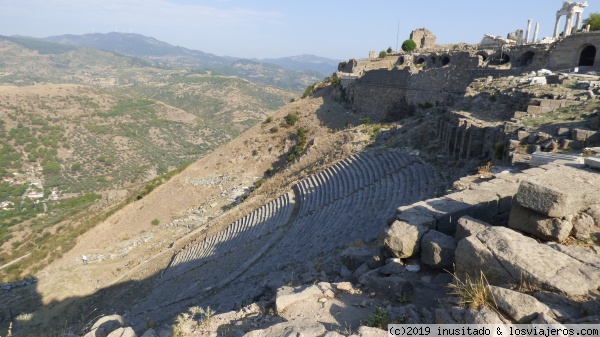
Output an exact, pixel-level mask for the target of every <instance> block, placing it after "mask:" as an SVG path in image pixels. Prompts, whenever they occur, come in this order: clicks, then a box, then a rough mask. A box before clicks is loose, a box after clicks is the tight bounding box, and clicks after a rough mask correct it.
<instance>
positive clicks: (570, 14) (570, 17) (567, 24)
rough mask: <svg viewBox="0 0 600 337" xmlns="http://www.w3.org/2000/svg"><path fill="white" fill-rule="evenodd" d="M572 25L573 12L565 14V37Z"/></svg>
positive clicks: (569, 32) (569, 33)
mask: <svg viewBox="0 0 600 337" xmlns="http://www.w3.org/2000/svg"><path fill="white" fill-rule="evenodd" d="M572 27H573V13H572V12H571V13H569V14H567V22H566V23H565V37H567V36H569V35H571V28H572Z"/></svg>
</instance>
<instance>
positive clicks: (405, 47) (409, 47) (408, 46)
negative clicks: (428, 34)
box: [402, 39, 417, 52]
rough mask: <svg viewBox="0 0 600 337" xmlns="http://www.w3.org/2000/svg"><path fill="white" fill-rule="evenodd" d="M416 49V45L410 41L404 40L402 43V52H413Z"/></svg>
mask: <svg viewBox="0 0 600 337" xmlns="http://www.w3.org/2000/svg"><path fill="white" fill-rule="evenodd" d="M416 48H417V43H416V42H415V41H413V40H411V39H408V40H405V41H404V42H402V50H404V51H406V52H408V51H413V50H415V49H416Z"/></svg>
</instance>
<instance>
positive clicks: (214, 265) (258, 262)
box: [140, 150, 436, 319]
mask: <svg viewBox="0 0 600 337" xmlns="http://www.w3.org/2000/svg"><path fill="white" fill-rule="evenodd" d="M435 186H436V184H435V172H434V170H433V169H432V168H431V167H429V166H428V165H427V164H424V163H421V162H420V161H418V160H416V159H415V158H414V157H412V156H411V155H409V154H406V153H402V152H400V151H395V150H391V151H388V152H386V153H383V154H370V153H362V154H358V155H354V156H351V157H349V158H347V159H345V160H342V161H340V162H338V163H336V164H335V165H333V166H331V167H329V168H327V169H326V170H325V171H323V172H321V173H319V174H317V175H315V176H310V177H308V178H306V179H304V180H302V181H300V182H299V183H298V184H296V185H295V186H294V187H293V192H289V193H288V194H286V195H284V196H282V197H280V198H278V199H276V200H274V201H272V202H271V203H269V204H268V205H265V206H263V207H261V208H259V209H257V210H255V211H254V212H252V213H251V214H249V215H247V216H245V217H243V218H241V219H239V220H238V221H236V222H234V223H233V224H231V225H230V226H229V227H227V228H226V229H224V230H223V231H222V232H221V233H219V234H217V235H214V236H213V237H211V238H206V239H205V240H204V241H202V242H200V243H198V244H195V245H190V247H186V248H185V249H183V250H181V251H180V252H179V253H177V255H176V256H175V257H174V258H173V260H172V263H171V265H170V267H169V268H168V269H167V270H166V271H165V274H166V276H168V277H164V276H165V275H163V277H162V278H161V279H160V280H159V281H158V283H157V285H156V286H155V288H154V289H153V291H152V293H151V294H150V295H149V296H148V298H146V299H145V300H144V302H146V303H148V306H145V307H153V308H154V307H155V308H157V309H153V310H151V312H145V313H143V315H149V314H150V315H157V316H159V317H160V316H161V315H162V316H165V315H167V314H168V310H167V311H164V312H163V311H162V310H161V309H160V308H166V307H168V306H171V307H172V308H173V310H175V311H173V312H176V310H179V311H178V312H181V311H180V310H181V309H182V308H186V306H192V305H202V306H206V305H210V306H211V308H213V307H214V308H218V309H219V310H231V307H230V306H229V307H223V305H224V303H229V304H230V303H240V301H244V300H250V299H252V298H253V297H254V296H256V295H257V294H260V293H261V292H262V291H263V290H262V289H263V287H264V285H265V282H267V281H268V280H269V279H270V278H271V276H272V275H275V274H276V273H283V274H285V273H288V274H289V268H290V267H291V268H293V267H294V266H295V265H298V264H299V265H304V264H305V263H306V262H307V261H314V259H316V258H318V257H319V256H321V255H322V254H326V253H328V252H330V251H331V250H333V249H335V248H338V247H343V246H345V245H347V244H348V243H350V242H354V241H356V240H372V239H375V238H377V235H378V233H379V231H380V230H381V229H382V227H383V226H384V224H385V223H386V221H387V219H388V217H389V216H390V215H392V214H395V212H396V209H397V208H398V207H399V206H402V205H407V204H411V203H414V202H416V201H420V200H423V199H427V198H430V197H432V196H433V193H434V191H435ZM294 201H295V203H296V205H294ZM295 206H296V212H295V213H294V207H295ZM170 270H173V271H170ZM190 285H191V286H190ZM178 291H179V292H178ZM199 302H201V303H199ZM156 304H158V306H157V305H156ZM143 315H142V314H141V313H140V319H142V318H143V319H145V317H146V316H143ZM142 316H143V317H142Z"/></svg>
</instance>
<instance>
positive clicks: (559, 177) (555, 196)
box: [516, 166, 600, 217]
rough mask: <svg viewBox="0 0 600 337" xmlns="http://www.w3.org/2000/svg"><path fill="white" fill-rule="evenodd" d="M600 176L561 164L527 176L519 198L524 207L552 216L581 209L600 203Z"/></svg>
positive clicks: (561, 215)
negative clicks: (542, 172) (534, 175)
mask: <svg viewBox="0 0 600 337" xmlns="http://www.w3.org/2000/svg"><path fill="white" fill-rule="evenodd" d="M598 186H600V176H598V175H597V174H595V173H592V172H588V171H585V170H580V169H577V168H574V167H568V166H560V167H556V168H555V169H553V170H549V171H547V172H546V173H544V174H542V175H540V176H537V177H533V178H530V180H523V181H522V182H521V184H520V185H519V190H518V192H517V195H516V201H517V202H518V203H519V204H520V205H521V206H523V207H526V208H529V209H531V210H534V211H536V212H538V213H541V214H543V215H546V216H550V217H563V216H565V215H569V214H575V213H579V212H580V211H582V210H584V209H586V208H587V207H589V206H590V205H594V204H598V203H600V193H598Z"/></svg>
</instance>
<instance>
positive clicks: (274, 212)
mask: <svg viewBox="0 0 600 337" xmlns="http://www.w3.org/2000/svg"><path fill="white" fill-rule="evenodd" d="M293 210H294V197H293V193H292V192H288V193H286V194H284V195H282V196H281V197H279V198H277V199H275V200H273V201H271V202H269V203H268V204H266V205H264V206H261V207H259V208H258V209H256V210H255V211H254V212H252V213H250V214H248V215H246V216H244V217H243V218H241V219H239V220H237V221H235V222H234V223H232V224H231V225H229V226H227V228H225V229H224V230H222V231H221V232H219V233H218V234H216V235H213V236H211V237H208V238H206V239H204V240H203V241H202V242H200V243H197V244H192V245H189V246H186V247H184V248H183V249H182V250H181V251H179V252H178V253H177V254H176V255H175V257H174V258H173V260H172V261H171V263H170V264H169V269H168V270H169V272H170V273H171V272H172V269H173V268H174V267H176V266H178V265H181V264H184V263H189V262H192V261H193V262H194V263H202V262H206V260H209V259H211V258H214V257H216V256H218V255H221V254H224V253H227V252H229V251H231V250H233V249H236V248H237V247H239V246H241V245H243V244H245V243H247V242H248V241H252V240H256V239H258V238H260V237H262V236H265V235H268V234H270V233H271V232H273V231H274V230H275V229H276V228H278V227H280V226H282V225H285V224H286V223H288V221H289V219H290V217H291V215H292V211H293ZM188 267H189V266H186V268H188Z"/></svg>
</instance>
